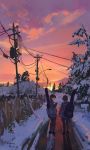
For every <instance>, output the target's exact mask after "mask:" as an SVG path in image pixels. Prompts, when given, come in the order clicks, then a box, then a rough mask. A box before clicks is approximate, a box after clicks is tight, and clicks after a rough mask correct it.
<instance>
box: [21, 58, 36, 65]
mask: <svg viewBox="0 0 90 150" xmlns="http://www.w3.org/2000/svg"><path fill="white" fill-rule="evenodd" d="M20 61H21V62H22V64H23V65H24V66H32V65H34V64H35V62H34V63H32V64H28V65H27V64H25V63H24V62H23V60H22V57H21V59H20Z"/></svg>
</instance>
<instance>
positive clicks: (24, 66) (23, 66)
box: [20, 62, 35, 75]
mask: <svg viewBox="0 0 90 150" xmlns="http://www.w3.org/2000/svg"><path fill="white" fill-rule="evenodd" d="M20 64H21V65H22V66H23V68H24V70H25V71H27V69H30V68H26V67H25V66H24V65H23V64H22V63H21V62H20ZM34 66H35V65H34ZM34 66H33V67H34ZM29 74H32V75H35V74H34V73H29Z"/></svg>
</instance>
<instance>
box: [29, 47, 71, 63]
mask: <svg viewBox="0 0 90 150" xmlns="http://www.w3.org/2000/svg"><path fill="white" fill-rule="evenodd" d="M30 50H32V51H36V52H39V53H42V54H46V55H49V56H53V57H57V58H60V59H65V60H68V61H71V59H68V58H64V57H60V56H57V55H54V54H50V53H45V52H41V51H38V50H35V49H32V48H30Z"/></svg>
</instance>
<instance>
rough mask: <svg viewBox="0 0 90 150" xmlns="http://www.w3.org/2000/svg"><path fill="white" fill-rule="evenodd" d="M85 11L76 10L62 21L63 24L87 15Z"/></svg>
mask: <svg viewBox="0 0 90 150" xmlns="http://www.w3.org/2000/svg"><path fill="white" fill-rule="evenodd" d="M85 12H86V11H85V10H75V11H74V12H71V13H68V15H67V16H66V17H65V18H64V19H63V20H62V24H63V25H66V24H68V23H71V22H73V21H75V20H76V19H78V18H79V17H80V16H82V15H84V14H85Z"/></svg>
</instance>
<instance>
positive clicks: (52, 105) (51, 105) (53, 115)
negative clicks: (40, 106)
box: [45, 88, 57, 119]
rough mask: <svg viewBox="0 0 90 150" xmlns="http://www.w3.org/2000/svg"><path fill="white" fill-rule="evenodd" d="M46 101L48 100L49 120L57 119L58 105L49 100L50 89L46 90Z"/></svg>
mask: <svg viewBox="0 0 90 150" xmlns="http://www.w3.org/2000/svg"><path fill="white" fill-rule="evenodd" d="M45 94H46V100H47V114H48V117H49V118H52V119H53V118H56V115H57V110H56V106H57V103H55V102H53V100H52V99H50V98H49V94H48V89H47V88H45Z"/></svg>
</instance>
